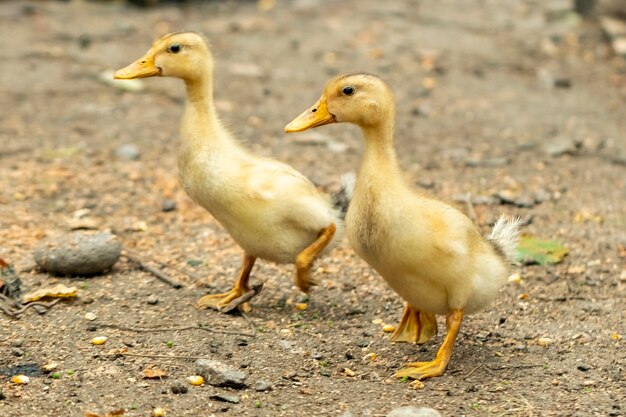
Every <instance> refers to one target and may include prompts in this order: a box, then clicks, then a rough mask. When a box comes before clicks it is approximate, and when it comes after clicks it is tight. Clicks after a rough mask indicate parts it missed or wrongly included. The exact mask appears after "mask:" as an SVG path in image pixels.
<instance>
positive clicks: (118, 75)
mask: <svg viewBox="0 0 626 417" xmlns="http://www.w3.org/2000/svg"><path fill="white" fill-rule="evenodd" d="M156 75H161V68H159V67H157V66H156V65H155V64H154V54H153V53H152V50H150V51H148V53H147V54H145V55H144V56H143V57H141V58H139V59H138V60H137V61H135V62H133V63H132V64H130V65H129V66H127V67H124V68H121V69H118V70H117V71H115V74H114V75H113V78H115V79H116V80H132V79H133V78H146V77H154V76H156Z"/></svg>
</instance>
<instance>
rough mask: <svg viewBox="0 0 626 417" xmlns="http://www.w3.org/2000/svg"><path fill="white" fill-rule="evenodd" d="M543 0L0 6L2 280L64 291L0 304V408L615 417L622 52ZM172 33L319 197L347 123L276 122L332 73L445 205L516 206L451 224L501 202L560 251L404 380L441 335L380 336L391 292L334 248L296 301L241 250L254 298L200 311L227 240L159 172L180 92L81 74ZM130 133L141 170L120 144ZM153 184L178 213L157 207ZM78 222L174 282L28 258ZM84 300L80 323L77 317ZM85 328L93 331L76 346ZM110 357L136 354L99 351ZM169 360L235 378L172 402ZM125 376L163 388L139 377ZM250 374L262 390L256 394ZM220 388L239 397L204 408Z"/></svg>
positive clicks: (353, 154)
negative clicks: (381, 112) (20, 372)
mask: <svg viewBox="0 0 626 417" xmlns="http://www.w3.org/2000/svg"><path fill="white" fill-rule="evenodd" d="M562 4H563V2H561V1H543V2H539V1H528V2H512V1H511V2H503V1H479V0H472V1H435V0H428V1H427V0H423V1H411V0H398V1H385V2H381V1H375V0H358V1H357V0H346V1H341V2H337V1H332V0H295V1H291V2H276V4H275V5H274V6H273V7H271V6H272V2H267V1H264V2H260V3H258V4H257V2H251V1H227V2H218V1H210V2H203V3H191V4H186V5H183V6H175V5H163V6H158V7H150V8H144V9H140V8H134V7H129V6H127V5H126V4H125V3H123V2H93V3H91V2H80V1H74V2H51V1H50V2H35V3H29V2H21V1H3V2H1V3H0V24H1V27H2V36H0V45H1V47H2V48H1V50H2V66H1V68H0V75H1V78H0V105H1V108H2V117H1V118H0V257H1V258H3V259H5V260H7V261H9V262H11V263H13V264H14V266H15V268H16V271H17V273H18V274H19V275H20V276H21V278H22V280H23V289H24V290H32V289H39V288H44V287H47V286H50V285H53V284H56V283H63V284H66V285H75V286H77V287H78V288H79V297H78V299H76V300H74V301H70V302H61V303H59V304H57V305H55V306H54V307H52V308H51V309H50V310H49V311H48V312H47V313H46V314H43V315H39V314H37V312H36V311H35V310H34V309H30V310H29V311H28V312H26V313H25V314H24V315H23V316H22V317H21V318H20V319H11V318H9V317H7V316H5V315H2V314H0V326H1V331H0V352H1V354H0V374H1V375H0V387H1V388H2V392H3V395H4V396H5V397H6V398H5V399H4V400H0V415H2V416H15V417H17V416H82V415H84V414H85V412H93V413H97V414H100V415H104V414H105V413H106V412H111V411H114V410H119V409H124V410H125V411H124V412H125V414H124V415H127V416H149V415H151V413H152V410H153V408H155V407H163V408H165V410H166V411H167V415H168V416H209V415H216V416H219V415H224V416H235V415H237V416H339V415H341V414H342V413H344V412H350V413H352V415H353V416H384V415H386V413H388V412H389V411H390V410H391V409H393V408H395V407H398V406H400V405H408V404H413V405H422V406H428V407H433V408H435V409H437V410H439V411H440V412H441V413H442V415H444V416H459V415H524V416H530V415H541V416H544V415H546V416H566V415H567V416H571V415H575V416H588V415H597V416H607V415H612V416H619V415H626V405H625V404H626V390H625V388H624V387H625V385H626V384H625V382H624V379H625V375H624V372H625V363H626V360H625V359H626V350H625V348H624V340H625V339H620V336H621V335H624V334H626V328H625V324H624V319H625V317H626V314H625V308H624V306H625V305H626V304H625V301H626V292H625V287H626V272H625V271H626V269H625V259H626V258H625V257H626V250H625V249H624V246H625V245H626V232H625V231H626V204H625V202H626V169H625V166H624V164H625V160H626V156H625V155H624V152H625V151H624V149H625V148H626V117H625V116H626V113H625V110H624V109H625V101H626V65H625V63H624V61H623V60H622V59H620V58H618V57H614V56H613V55H612V53H611V50H610V48H609V47H608V45H607V43H606V42H605V39H604V37H603V35H602V33H601V31H600V29H599V28H598V26H597V24H596V23H595V22H594V21H589V22H586V21H585V22H583V21H579V20H578V19H576V16H575V15H573V14H571V13H568V12H567V11H566V10H565V11H563V10H562V8H561V9H559V7H561V6H559V5H562ZM259 5H265V6H267V7H266V8H268V10H261V9H260V7H259ZM181 29H185V30H199V31H202V32H204V33H205V34H206V35H207V36H208V37H209V38H210V40H211V41H212V44H213V48H214V51H215V55H216V61H217V65H216V74H215V76H216V96H217V97H216V99H217V100H218V108H219V111H220V113H221V116H222V118H223V119H224V120H225V121H226V122H227V123H228V124H229V125H230V126H231V127H232V130H233V131H234V132H235V133H236V134H237V135H238V136H239V137H241V138H242V140H244V141H245V142H247V143H248V146H249V147H250V148H251V149H253V150H254V151H255V152H257V153H259V154H263V155H267V156H272V157H275V158H277V159H280V160H283V161H286V162H288V163H290V164H292V165H293V166H294V167H296V168H297V169H299V170H300V171H301V172H303V173H304V174H306V175H307V176H309V177H310V178H312V179H313V180H314V181H316V182H317V183H319V184H320V186H322V187H324V188H326V189H328V190H334V189H336V188H337V184H338V178H339V176H340V174H342V173H343V172H347V171H351V170H355V169H356V168H357V167H358V164H359V161H360V155H361V151H362V143H361V137H360V132H359V131H358V130H357V129H356V128H354V127H351V126H347V125H336V126H330V127H328V128H325V129H320V130H317V131H313V132H308V133H303V134H301V135H300V136H299V137H287V136H285V135H284V134H283V133H282V128H283V126H284V125H285V124H286V123H287V122H288V121H290V120H291V119H292V118H293V117H295V116H296V115H297V114H299V113H300V112H301V111H303V110H304V109H305V108H307V107H308V106H309V105H311V104H312V103H313V102H314V100H315V99H316V98H318V97H319V94H320V93H321V88H322V86H323V84H324V83H325V81H326V79H327V78H328V77H329V76H331V75H335V74H339V73H342V72H348V71H367V72H372V73H376V74H379V75H381V76H382V77H383V78H384V79H385V80H387V81H388V82H389V84H390V85H391V86H392V87H393V89H394V90H395V92H396V96H397V102H398V115H397V149H398V152H399V156H400V161H401V163H402V167H403V169H404V170H405V171H406V173H407V176H408V177H409V178H410V179H411V180H412V181H414V182H415V184H416V187H423V188H427V189H429V190H430V191H431V192H432V193H433V194H434V195H436V196H438V197H440V198H441V199H443V200H446V201H451V202H453V204H457V205H458V207H459V208H461V209H462V210H466V211H467V210H468V207H467V206H466V205H465V204H463V203H459V202H458V197H459V196H463V195H469V196H470V197H473V198H477V197H483V196H492V195H493V194H494V193H498V192H501V193H505V194H510V195H513V196H518V197H520V196H521V197H524V198H526V200H528V199H529V198H530V200H531V204H527V205H529V206H531V207H517V206H515V205H503V204H497V203H496V204H493V202H491V203H490V204H479V203H480V201H477V202H476V203H475V204H474V207H473V216H474V218H475V219H476V221H477V223H478V224H480V225H481V227H484V228H485V230H486V227H487V225H488V224H489V223H490V222H491V221H493V220H494V219H495V218H496V217H497V216H498V215H499V214H500V213H502V212H505V213H509V214H513V215H520V216H522V217H523V218H526V219H529V221H530V224H529V225H528V226H527V227H525V232H526V233H530V234H533V235H537V236H540V237H544V238H552V239H556V240H559V241H561V242H563V243H564V244H565V245H566V246H567V247H568V248H569V250H570V253H569V255H568V256H567V257H566V258H565V259H564V261H563V262H562V263H560V264H558V265H553V266H545V267H544V266H537V265H526V266H523V267H522V268H521V270H520V273H521V277H522V279H523V281H522V282H521V283H518V284H515V283H511V284H510V285H508V286H506V287H505V288H504V289H503V290H502V294H501V296H500V297H499V298H498V300H497V301H496V302H495V303H493V305H491V306H490V307H489V308H488V309H487V310H485V311H483V312H481V313H479V314H475V315H473V316H470V317H467V318H466V320H465V322H464V325H463V327H462V329H461V333H460V336H459V339H458V342H457V345H456V349H455V351H454V355H453V359H452V362H451V363H450V366H449V368H448V371H447V373H446V374H445V375H444V376H442V377H440V378H436V379H432V380H428V381H425V386H424V387H423V388H422V389H419V390H416V389H412V388H411V387H410V386H409V384H407V383H403V382H401V381H398V380H396V379H394V378H392V374H393V372H394V371H395V370H396V369H398V368H399V367H401V366H402V365H403V364H404V363H406V362H407V361H415V360H429V359H430V358H432V357H433V356H434V355H435V353H436V351H437V348H438V346H439V344H440V343H441V340H442V336H443V335H442V334H440V335H439V336H438V337H436V338H435V339H434V340H433V341H431V342H429V343H427V344H425V345H423V346H414V345H408V344H392V343H390V342H389V341H388V335H387V334H386V333H383V332H382V330H381V322H382V323H391V324H395V323H397V321H398V320H399V318H400V314H401V312H402V302H401V300H400V299H399V297H398V296H397V295H396V294H395V293H393V292H392V291H391V290H390V289H389V288H388V287H387V286H386V285H385V283H384V281H383V280H382V279H381V278H380V277H378V276H377V274H376V273H375V272H374V271H372V270H371V269H370V268H369V267H368V266H367V265H366V264H365V263H364V262H363V261H361V260H360V259H358V258H357V257H356V256H355V255H354V254H353V253H352V251H351V250H350V248H349V246H348V244H347V242H344V243H343V244H342V245H341V246H340V247H339V248H337V249H336V250H334V251H333V253H332V254H331V255H330V256H328V257H326V258H324V259H322V260H320V261H318V262H317V264H316V271H315V276H316V277H317V278H318V279H319V281H320V285H319V286H318V287H316V289H315V290H314V292H313V294H312V295H311V297H310V299H308V300H307V299H306V298H303V295H302V294H301V293H300V292H299V291H298V290H297V288H296V287H295V286H294V284H293V282H294V281H293V277H294V271H293V266H289V265H283V266H277V265H273V264H270V263H267V262H262V261H260V262H258V263H257V266H256V267H255V269H254V271H253V282H255V283H257V282H264V283H265V288H264V291H263V292H262V293H261V294H260V295H259V296H257V297H256V298H255V299H253V300H252V304H253V311H252V312H251V313H250V314H249V315H248V316H247V318H246V317H243V316H239V315H223V314H220V313H218V312H215V311H199V310H196V309H195V308H194V306H193V305H194V302H195V301H196V300H197V299H198V298H199V297H200V296H202V295H203V294H206V293H208V292H216V291H221V290H226V289H228V288H230V286H231V285H232V283H233V282H234V278H235V275H236V274H237V272H238V269H239V266H240V262H241V250H240V249H239V248H238V247H237V246H236V245H235V244H234V243H233V241H232V240H231V239H230V238H229V236H228V235H227V234H226V233H225V232H224V230H223V229H222V228H221V227H220V225H219V224H218V223H217V222H216V221H215V220H213V219H212V218H211V217H210V215H209V214H207V213H206V212H205V211H204V210H203V209H201V208H199V207H197V206H196V205H195V204H193V202H191V201H190V200H189V199H188V198H187V197H186V196H185V195H184V193H183V192H182V190H181V189H180V188H179V186H178V183H177V168H176V158H175V152H176V148H177V142H178V141H177V136H178V127H179V122H180V116H181V112H182V104H183V100H184V89H183V86H182V85H181V83H179V82H177V80H170V79H148V80H144V83H143V84H144V86H145V89H144V90H142V91H140V92H136V93H133V92H128V91H123V90H120V89H118V88H115V87H112V86H110V85H108V84H105V83H103V82H102V81H100V74H101V73H102V72H103V71H105V70H113V69H116V68H119V67H122V66H124V65H126V64H128V63H130V62H131V61H132V60H134V59H136V58H138V57H139V56H140V55H141V54H143V53H144V52H145V51H146V50H147V49H148V47H149V46H150V44H151V42H152V41H153V40H154V39H155V38H156V37H157V36H159V35H161V34H164V33H166V32H169V31H174V30H181ZM296 139H298V140H296ZM555 141H564V142H565V143H566V144H567V143H569V144H570V145H573V146H570V147H569V148H570V149H569V150H568V152H566V153H565V154H564V155H559V156H553V155H550V154H549V153H547V152H546V149H545V146H546V145H550V144H552V143H554V142H555ZM128 143H132V144H134V145H136V146H137V147H138V148H139V150H140V152H141V155H140V158H139V159H138V160H136V161H132V160H127V159H124V158H122V157H120V156H118V155H117V153H116V149H117V148H118V147H119V146H121V145H123V144H128ZM556 153H557V154H558V153H559V152H556ZM538 196H541V198H539V197H538ZM164 199H172V200H174V201H175V202H176V203H177V208H176V209H175V210H174V211H170V212H164V211H163V210H162V204H163V200H164ZM532 200H541V202H540V203H538V204H535V203H532ZM487 202H488V201H487ZM468 212H469V213H472V211H471V210H470V211H468ZM81 216H84V217H86V218H87V219H88V221H89V223H90V225H91V226H92V227H93V226H95V227H97V228H99V229H111V230H112V231H113V232H114V233H116V234H117V235H118V236H120V238H121V239H122V241H123V243H124V246H125V247H126V248H129V249H132V250H133V251H134V253H136V254H138V256H140V257H142V258H143V259H144V260H146V261H149V260H150V259H156V260H158V261H160V262H162V263H165V264H166V265H169V266H172V267H175V268H178V269H180V270H185V271H191V274H188V273H183V272H180V271H177V270H173V269H169V268H164V267H161V268H162V269H163V270H164V271H166V272H167V273H168V274H170V275H171V276H172V277H173V278H175V279H176V280H178V281H180V282H181V283H183V284H184V288H182V289H179V290H177V289H173V288H171V287H169V286H167V285H166V284H164V283H162V282H160V281H158V280H156V279H155V278H154V277H153V276H151V275H150V274H148V273H146V272H144V271H140V270H138V269H137V268H136V266H135V265H133V264H131V263H128V262H126V261H124V260H121V261H120V262H118V263H117V264H116V266H115V267H114V268H113V269H112V270H111V271H110V272H108V273H106V274H104V275H102V276H97V277H93V278H89V279H75V278H74V279H72V278H57V277H52V276H49V275H48V274H45V273H42V272H40V271H38V270H37V269H36V268H34V267H33V260H32V249H33V247H34V245H35V244H36V242H37V241H38V240H39V239H41V238H43V237H45V236H47V235H51V234H53V233H56V232H59V231H68V230H70V228H71V227H72V226H73V225H74V226H75V225H76V222H77V220H76V219H77V218H78V217H81ZM81 221H83V222H85V220H84V219H83V220H81ZM153 265H155V266H158V265H157V264H154V263H153ZM150 296H152V298H154V297H156V298H157V299H158V303H157V304H148V303H147V301H148V299H149V297H150ZM298 302H307V303H308V309H307V310H306V311H300V310H297V309H296V308H295V304H296V303H298ZM89 312H90V313H95V315H96V316H97V319H96V320H94V321H88V320H86V319H85V314H86V313H89ZM107 324H109V325H117V326H122V327H127V328H155V327H158V328H161V329H163V328H180V327H189V326H192V327H193V326H196V325H198V324H202V325H204V326H207V327H209V328H211V329H215V330H219V331H231V332H235V333H239V334H224V333H219V332H209V331H203V330H164V331H159V332H140V331H132V330H121V329H120V328H119V327H118V328H115V327H106V326H105V325H107ZM440 325H443V322H440ZM94 328H95V330H93V329H94ZM89 329H92V330H89ZM94 336H107V337H108V342H107V343H106V344H105V345H103V346H92V345H91V344H90V343H89V341H90V340H91V339H92V338H93V337H94ZM541 338H548V339H550V341H549V343H547V344H544V343H541V344H540V343H539V339H541ZM19 339H21V340H22V341H23V344H22V345H21V347H18V346H15V345H16V344H19ZM16 341H17V343H16ZM168 342H170V343H168ZM118 349H125V352H127V353H132V354H134V355H138V356H127V355H115V354H110V353H109V352H113V353H114V352H115V351H116V350H118ZM369 353H376V355H377V358H376V360H370V359H367V358H365V357H366V355H368V354H369ZM18 355H21V356H18ZM190 357H206V358H211V359H218V360H220V361H222V362H225V363H227V364H230V365H232V366H234V367H237V368H242V370H243V371H245V372H246V373H248V375H249V377H248V382H249V384H250V388H247V389H242V390H235V389H228V388H215V387H211V386H208V385H204V386H200V387H193V386H189V392H187V393H186V394H174V393H172V391H171V389H170V387H171V384H172V383H173V382H175V381H183V382H184V381H185V379H186V378H187V377H188V376H190V375H192V374H193V373H194V369H193V368H194V366H193V362H194V360H193V359H189V358H190ZM364 358H365V359H364ZM49 362H57V363H58V364H59V368H58V371H59V375H58V376H59V378H58V379H54V378H52V377H51V375H45V374H43V375H37V372H31V375H32V377H31V382H30V384H28V385H23V386H16V385H15V384H13V383H11V382H10V381H9V375H10V374H11V373H12V372H14V371H15V370H16V369H19V368H15V367H17V366H20V365H32V366H34V369H35V371H36V370H37V369H38V367H39V366H41V365H44V364H46V363H49ZM33 364H34V365H33ZM146 368H158V369H162V370H164V371H166V372H167V377H164V378H162V379H156V380H153V379H144V378H143V371H144V369H146ZM345 368H348V369H349V370H351V371H353V372H354V375H353V376H349V375H348V374H347V373H346V372H345V371H344V369H345ZM348 373H349V372H348ZM258 380H265V381H267V382H269V383H270V384H271V385H272V390H271V391H268V392H257V391H255V389H254V388H253V387H254V383H255V382H256V381H258ZM220 393H221V394H232V395H237V396H238V397H239V400H240V402H239V403H238V404H230V403H224V402H219V401H215V400H211V399H210V398H209V397H210V396H212V395H214V394H220ZM346 415H348V414H346Z"/></svg>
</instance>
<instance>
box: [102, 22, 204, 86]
mask: <svg viewBox="0 0 626 417" xmlns="http://www.w3.org/2000/svg"><path fill="white" fill-rule="evenodd" d="M212 69H213V57H212V56H211V51H210V50H209V47H208V43H207V41H206V40H205V39H204V37H203V36H202V35H201V34H199V33H196V32H175V33H170V34H168V35H165V36H163V37H161V38H160V39H158V40H157V41H155V42H154V43H153V44H152V47H151V48H150V50H149V51H148V52H146V54H145V55H144V56H142V57H141V58H139V59H138V60H137V61H135V62H133V63H132V64H130V65H128V66H127V67H124V68H122V69H119V70H117V71H116V72H115V75H114V78H116V79H119V80H130V79H133V78H146V77H157V76H163V77H176V78H182V79H183V80H186V81H194V80H195V79H198V78H201V77H203V76H206V75H207V71H208V72H209V74H208V75H210V72H211V71H212Z"/></svg>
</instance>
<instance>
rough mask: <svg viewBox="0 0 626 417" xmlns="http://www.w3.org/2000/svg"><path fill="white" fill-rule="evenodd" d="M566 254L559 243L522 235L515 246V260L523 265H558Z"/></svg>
mask: <svg viewBox="0 0 626 417" xmlns="http://www.w3.org/2000/svg"><path fill="white" fill-rule="evenodd" d="M568 252H569V249H567V248H566V247H565V246H563V244H562V243H561V242H558V241H556V240H543V239H539V238H537V237H535V236H530V235H522V236H521V237H520V240H519V242H518V244H517V259H518V260H519V261H520V262H523V263H525V264H539V265H554V264H558V263H559V262H561V261H562V260H563V258H564V257H565V255H567V253H568Z"/></svg>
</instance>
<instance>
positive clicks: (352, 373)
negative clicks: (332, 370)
mask: <svg viewBox="0 0 626 417" xmlns="http://www.w3.org/2000/svg"><path fill="white" fill-rule="evenodd" d="M343 373H344V374H346V375H347V376H355V375H356V372H354V371H353V370H352V369H350V368H343Z"/></svg>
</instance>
